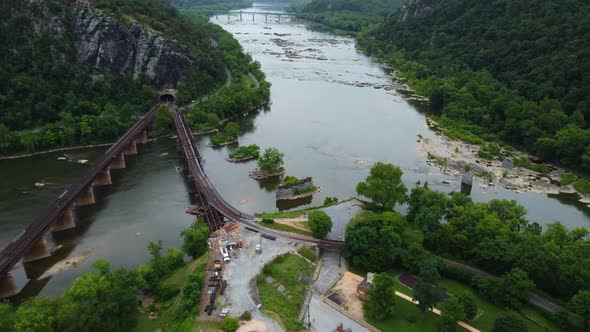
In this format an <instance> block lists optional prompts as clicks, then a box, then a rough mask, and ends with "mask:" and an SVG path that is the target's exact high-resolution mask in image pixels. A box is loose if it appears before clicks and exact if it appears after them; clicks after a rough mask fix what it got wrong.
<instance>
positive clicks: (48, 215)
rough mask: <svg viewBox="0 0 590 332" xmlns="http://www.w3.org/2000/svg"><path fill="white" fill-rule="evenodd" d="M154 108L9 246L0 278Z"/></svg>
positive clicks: (139, 128)
mask: <svg viewBox="0 0 590 332" xmlns="http://www.w3.org/2000/svg"><path fill="white" fill-rule="evenodd" d="M158 106H159V105H156V106H154V107H153V108H152V109H151V110H150V111H149V112H148V113H146V114H145V115H144V116H143V117H142V118H141V119H140V120H139V121H137V122H136V123H135V125H134V126H133V127H131V129H129V130H128V131H127V132H126V133H125V134H124V135H123V136H121V138H119V140H118V141H117V142H115V143H114V144H113V145H112V146H111V147H110V148H109V149H108V150H107V151H106V152H105V153H104V155H103V156H102V157H101V158H100V159H99V160H97V161H96V162H95V163H94V165H93V166H92V167H91V168H89V169H88V170H86V172H84V174H83V175H82V176H81V177H80V178H78V180H77V181H76V182H74V183H73V184H72V185H70V186H69V187H68V189H66V191H65V192H64V194H62V195H61V196H60V197H59V198H58V199H57V200H56V201H55V202H54V203H52V204H51V206H50V207H49V208H48V209H47V210H46V211H45V212H43V213H42V214H41V215H40V216H39V217H37V219H35V220H34V221H33V223H31V224H30V225H29V226H27V228H25V230H24V231H23V232H21V233H20V234H19V235H18V236H17V237H16V238H15V239H14V240H12V242H11V243H9V244H8V245H7V246H5V247H4V248H3V249H2V251H1V252H0V274H7V273H9V272H10V270H11V269H12V267H14V265H16V263H18V261H19V260H20V259H21V258H22V257H23V256H24V255H25V254H26V252H27V250H28V249H29V248H30V247H31V246H32V245H33V244H35V243H36V241H38V240H39V239H41V237H43V235H44V234H45V233H46V232H47V231H48V229H49V227H50V226H51V223H52V222H53V221H54V220H55V218H57V217H59V216H60V215H61V214H62V213H63V212H64V210H65V209H67V208H68V207H69V206H71V205H72V202H73V201H74V200H75V199H76V197H77V196H78V195H79V194H80V193H81V192H82V191H83V190H85V189H86V188H87V187H89V186H90V185H92V181H93V180H94V178H95V177H96V176H97V175H98V173H100V172H101V171H103V170H104V169H106V168H107V167H108V166H109V164H110V162H111V161H112V159H113V157H115V156H116V155H118V154H120V153H122V151H123V149H124V148H125V147H126V146H127V145H128V144H129V143H131V142H132V141H133V140H134V139H135V137H136V136H137V135H138V134H139V133H140V132H141V131H143V130H145V129H146V127H147V126H148V125H149V124H150V122H151V120H152V119H153V118H154V115H155V113H156V109H157V108H158Z"/></svg>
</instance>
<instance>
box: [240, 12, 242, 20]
mask: <svg viewBox="0 0 590 332" xmlns="http://www.w3.org/2000/svg"><path fill="white" fill-rule="evenodd" d="M240 22H242V11H241V10H240Z"/></svg>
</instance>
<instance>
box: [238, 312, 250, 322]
mask: <svg viewBox="0 0 590 332" xmlns="http://www.w3.org/2000/svg"><path fill="white" fill-rule="evenodd" d="M240 319H242V320H251V319H252V313H251V312H250V311H248V310H246V311H244V313H243V314H242V315H241V316H240Z"/></svg>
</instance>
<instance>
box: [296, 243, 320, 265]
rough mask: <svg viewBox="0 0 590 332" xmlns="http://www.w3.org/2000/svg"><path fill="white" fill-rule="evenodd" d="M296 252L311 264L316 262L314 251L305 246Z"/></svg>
mask: <svg viewBox="0 0 590 332" xmlns="http://www.w3.org/2000/svg"><path fill="white" fill-rule="evenodd" d="M297 252H298V253H299V255H301V256H303V257H305V258H307V259H309V260H310V261H312V262H315V261H317V260H318V255H317V254H316V252H315V250H311V249H309V248H308V247H306V246H303V247H301V248H299V249H298V250H297Z"/></svg>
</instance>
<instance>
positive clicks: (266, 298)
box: [258, 255, 313, 331]
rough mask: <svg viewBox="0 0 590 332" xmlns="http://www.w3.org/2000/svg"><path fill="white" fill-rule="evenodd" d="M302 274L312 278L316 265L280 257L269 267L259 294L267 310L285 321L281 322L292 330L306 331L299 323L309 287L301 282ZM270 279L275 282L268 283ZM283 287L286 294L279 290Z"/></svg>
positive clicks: (292, 256) (261, 279)
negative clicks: (302, 305)
mask: <svg viewBox="0 0 590 332" xmlns="http://www.w3.org/2000/svg"><path fill="white" fill-rule="evenodd" d="M301 273H304V274H306V275H308V276H309V275H311V274H312V273H313V266H312V265H311V264H309V263H308V262H307V261H306V260H305V259H303V258H302V257H299V256H296V255H287V256H279V257H277V258H276V259H275V260H274V261H273V262H272V263H271V264H269V265H267V266H265V268H264V269H263V273H262V275H261V276H260V277H259V278H258V292H259V293H260V299H261V300H262V306H263V308H264V309H267V310H270V311H272V312H274V313H276V314H277V315H278V316H279V317H280V319H281V321H282V322H280V323H283V324H284V326H285V327H286V328H287V329H288V330H290V331H298V330H301V329H303V326H302V325H301V323H300V322H299V321H298V320H297V314H298V313H299V308H300V307H301V304H302V303H303V300H304V297H305V292H306V289H307V285H306V284H303V283H301V282H300V281H299V277H300V275H301ZM268 276H271V277H272V278H274V279H275V281H274V282H273V283H272V284H269V283H267V282H266V278H267V277H268ZM279 285H283V286H284V287H285V291H284V292H283V293H281V292H280V291H279V290H278V289H277V287H278V286H279Z"/></svg>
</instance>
